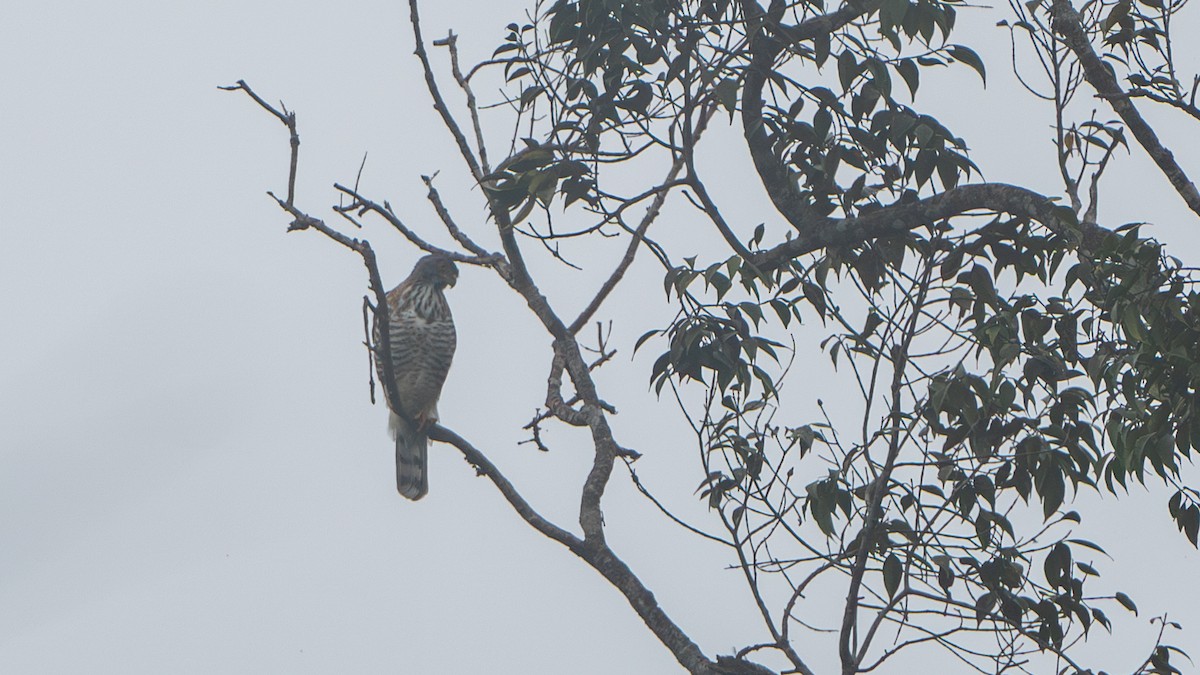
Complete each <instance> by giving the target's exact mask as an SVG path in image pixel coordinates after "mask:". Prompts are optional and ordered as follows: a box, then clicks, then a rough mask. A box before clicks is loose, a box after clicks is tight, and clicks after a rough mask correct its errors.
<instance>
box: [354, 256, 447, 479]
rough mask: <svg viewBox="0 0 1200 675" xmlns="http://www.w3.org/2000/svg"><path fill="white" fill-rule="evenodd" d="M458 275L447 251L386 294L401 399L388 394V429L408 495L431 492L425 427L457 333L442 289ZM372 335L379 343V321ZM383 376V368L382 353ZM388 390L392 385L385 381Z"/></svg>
mask: <svg viewBox="0 0 1200 675" xmlns="http://www.w3.org/2000/svg"><path fill="white" fill-rule="evenodd" d="M457 280H458V267H457V266H455V264H454V261H452V260H450V259H449V258H447V257H446V256H443V255H436V254H435V255H427V256H425V257H423V258H421V259H420V260H418V261H417V264H416V266H414V267H413V271H412V274H409V275H408V278H407V279H405V280H404V281H402V282H400V285H399V286H396V287H395V288H393V289H392V290H391V291H390V292H388V294H387V312H388V328H389V330H388V341H389V343H390V344H389V346H390V347H391V354H390V357H391V363H392V374H393V375H394V376H395V378H396V381H395V385H396V386H395V390H396V396H397V397H398V398H399V399H400V400H399V401H393V400H391V396H390V394H385V395H386V396H387V398H388V408H389V409H390V411H391V419H390V425H389V426H390V428H391V431H392V435H393V436H394V437H395V439H396V487H397V489H398V490H399V491H400V494H401V495H403V496H404V497H407V498H408V499H412V500H417V499H420V498H421V497H424V496H425V493H427V492H429V476H428V457H427V450H428V447H429V437H428V436H427V435H426V430H427V429H428V428H429V425H431V424H433V423H434V422H436V421H437V419H438V413H437V402H438V397H439V396H440V395H441V393H442V384H443V383H445V381H446V373H447V372H449V370H450V361H451V359H453V358H454V347H455V340H456V336H455V333H454V320H453V319H452V318H451V316H450V306H449V305H447V304H446V296H445V294H444V293H443V291H444V290H445V289H446V288H447V287H449V286H453V285H454V282H456V281H457ZM373 337H374V340H375V344H376V345H377V346H379V345H380V335H379V321H378V319H376V321H375V326H374V336H373ZM386 357H387V355H383V354H380V355H378V358H377V359H376V363H375V368H376V372H378V373H379V380H380V381H381V382H383V381H384V377H385V375H384V370H383V365H382V363H380V362H379V358H386ZM384 391H385V392H387V391H388V388H387V387H386V386H385V387H384Z"/></svg>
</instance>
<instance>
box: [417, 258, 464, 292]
mask: <svg viewBox="0 0 1200 675" xmlns="http://www.w3.org/2000/svg"><path fill="white" fill-rule="evenodd" d="M412 275H413V277H415V278H417V279H420V280H422V281H424V282H426V283H430V284H433V285H434V286H437V287H438V288H446V287H449V286H453V285H454V284H455V282H457V281H458V265H455V264H454V261H453V260H451V259H449V258H447V257H446V256H444V255H439V254H437V253H433V254H430V255H427V256H425V257H424V258H421V259H420V260H418V261H417V265H416V267H413V272H412Z"/></svg>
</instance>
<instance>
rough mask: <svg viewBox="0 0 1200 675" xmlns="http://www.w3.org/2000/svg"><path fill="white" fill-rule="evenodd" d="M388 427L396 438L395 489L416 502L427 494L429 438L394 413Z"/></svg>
mask: <svg viewBox="0 0 1200 675" xmlns="http://www.w3.org/2000/svg"><path fill="white" fill-rule="evenodd" d="M390 426H391V430H392V435H393V436H395V438H396V489H397V490H399V491H400V495H401V496H403V497H405V498H406V499H411V500H413V501H416V500H418V499H420V498H421V497H424V496H425V494H426V493H428V492H429V457H428V450H429V437H428V436H426V435H425V434H424V433H422V432H421V431H419V430H418V429H417V428H416V426H415V425H413V424H412V423H411V422H408V421H407V420H405V419H404V418H403V417H400V416H399V415H397V414H395V413H392V415H391V419H390Z"/></svg>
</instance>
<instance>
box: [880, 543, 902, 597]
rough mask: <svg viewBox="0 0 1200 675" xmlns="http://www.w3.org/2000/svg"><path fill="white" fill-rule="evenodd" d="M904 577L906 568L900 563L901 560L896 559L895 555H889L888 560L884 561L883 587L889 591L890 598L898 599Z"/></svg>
mask: <svg viewBox="0 0 1200 675" xmlns="http://www.w3.org/2000/svg"><path fill="white" fill-rule="evenodd" d="M902 576H904V566H903V565H902V564H901V563H900V558H898V557H896V554H895V553H889V554H888V557H887V560H884V561H883V586H884V588H886V589H887V594H888V597H889V598H894V597H896V591H897V590H899V589H900V579H901V577H902Z"/></svg>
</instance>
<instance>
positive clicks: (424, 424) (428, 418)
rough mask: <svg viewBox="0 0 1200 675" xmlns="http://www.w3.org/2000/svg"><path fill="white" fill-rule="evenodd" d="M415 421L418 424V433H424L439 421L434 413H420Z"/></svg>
mask: <svg viewBox="0 0 1200 675" xmlns="http://www.w3.org/2000/svg"><path fill="white" fill-rule="evenodd" d="M413 421H414V422H416V423H417V431H420V432H422V433H424V432H425V431H428V430H429V427H431V426H433V425H435V424H437V421H438V420H437V417H436V416H435V415H433V414H432V413H418V414H417V416H416V417H415V418H414V419H413Z"/></svg>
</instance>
